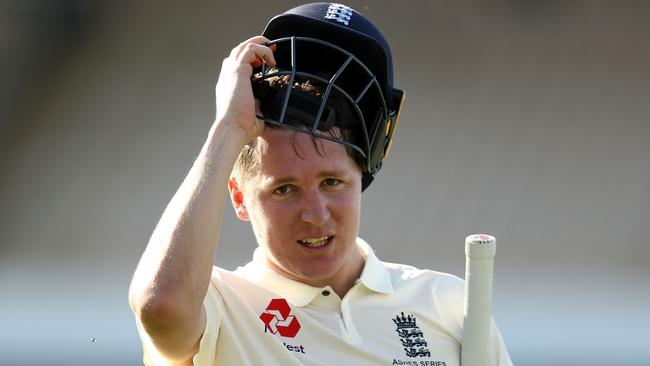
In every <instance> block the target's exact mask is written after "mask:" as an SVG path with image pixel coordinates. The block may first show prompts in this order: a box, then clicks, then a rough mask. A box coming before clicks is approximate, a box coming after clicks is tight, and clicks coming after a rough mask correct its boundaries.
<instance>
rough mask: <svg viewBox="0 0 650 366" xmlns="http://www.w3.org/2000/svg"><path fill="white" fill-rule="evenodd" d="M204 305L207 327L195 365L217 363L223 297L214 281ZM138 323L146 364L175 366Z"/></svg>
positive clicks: (194, 358)
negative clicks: (161, 352)
mask: <svg viewBox="0 0 650 366" xmlns="http://www.w3.org/2000/svg"><path fill="white" fill-rule="evenodd" d="M203 307H204V308H205V314H206V320H205V329H204V331H203V335H202V336H201V341H200V343H199V351H198V352H197V353H196V354H195V355H194V357H193V358H192V361H193V363H194V366H212V365H216V363H215V358H216V348H217V336H218V334H219V327H220V326H221V314H223V311H222V310H223V299H222V298H221V295H220V294H219V291H218V290H217V288H216V286H215V284H214V282H213V281H210V285H209V286H208V292H207V293H206V295H205V299H204V300H203ZM136 323H137V326H138V333H139V334H140V339H141V340H142V349H143V362H144V364H145V365H146V366H174V363H173V362H171V361H169V360H167V359H166V358H165V357H164V356H163V355H161V354H160V352H159V351H158V350H157V349H156V347H155V346H154V344H153V342H152V340H151V338H150V337H149V335H148V334H147V333H146V332H145V330H144V328H143V327H142V324H140V322H138V321H136Z"/></svg>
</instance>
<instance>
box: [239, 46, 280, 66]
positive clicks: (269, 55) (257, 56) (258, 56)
mask: <svg viewBox="0 0 650 366" xmlns="http://www.w3.org/2000/svg"><path fill="white" fill-rule="evenodd" d="M237 58H238V60H239V62H240V63H248V64H251V65H254V66H259V65H261V62H262V61H264V62H266V64H267V65H269V66H275V57H274V56H273V51H272V50H271V48H269V47H267V46H263V45H259V44H253V43H249V44H247V45H246V46H244V50H243V52H242V53H241V54H239V56H238V57H237Z"/></svg>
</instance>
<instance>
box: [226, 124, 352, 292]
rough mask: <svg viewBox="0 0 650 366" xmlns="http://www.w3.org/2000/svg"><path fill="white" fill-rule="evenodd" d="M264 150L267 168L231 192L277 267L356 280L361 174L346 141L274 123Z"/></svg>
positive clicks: (304, 278)
mask: <svg viewBox="0 0 650 366" xmlns="http://www.w3.org/2000/svg"><path fill="white" fill-rule="evenodd" d="M317 148H318V150H317ZM256 149H257V152H258V153H259V163H260V164H259V169H257V172H256V173H252V174H251V175H250V176H249V177H248V179H247V180H246V182H245V184H244V185H243V187H236V185H235V187H234V189H233V181H231V194H232V195H233V204H234V205H235V209H236V211H237V215H238V217H239V218H241V219H243V220H250V221H251V224H252V226H253V231H254V233H255V237H256V238H257V241H258V243H259V245H260V246H261V247H262V248H263V249H264V250H265V252H266V256H267V260H268V263H269V265H270V266H271V267H272V268H273V269H275V270H276V271H277V272H279V273H280V274H282V275H284V276H286V277H289V278H292V279H294V280H298V281H300V282H303V283H307V284H310V285H312V286H323V285H326V284H331V285H335V284H341V283H343V282H345V281H348V280H349V279H350V278H351V277H354V278H353V280H354V279H356V278H357V277H356V276H358V274H359V271H360V270H361V268H362V266H363V258H362V256H361V253H360V252H359V249H358V248H357V246H356V237H357V234H358V231H359V216H360V209H361V172H360V169H359V168H358V166H357V165H356V164H355V163H354V161H353V160H352V158H350V157H349V156H348V154H347V153H346V151H345V148H344V147H343V145H341V144H339V143H336V142H332V141H328V140H323V139H316V140H315V141H314V140H312V138H311V137H310V136H308V135H307V134H304V133H298V132H294V131H289V130H286V129H271V128H266V129H265V130H264V133H263V134H262V136H260V137H258V140H257V141H256ZM342 281H343V282H342Z"/></svg>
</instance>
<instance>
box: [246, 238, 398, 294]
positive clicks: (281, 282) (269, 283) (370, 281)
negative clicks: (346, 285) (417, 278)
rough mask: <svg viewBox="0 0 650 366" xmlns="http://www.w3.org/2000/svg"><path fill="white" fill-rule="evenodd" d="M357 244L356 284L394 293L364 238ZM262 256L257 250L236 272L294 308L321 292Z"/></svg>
mask: <svg viewBox="0 0 650 366" xmlns="http://www.w3.org/2000/svg"><path fill="white" fill-rule="evenodd" d="M357 245H358V246H359V248H360V249H361V252H362V253H363V255H364V257H365V258H366V263H365V264H364V267H363V271H362V272H361V276H360V278H359V282H361V283H362V284H363V285H364V286H365V287H366V288H368V289H369V290H371V291H375V292H379V293H384V294H390V293H393V285H392V283H391V279H390V274H389V273H388V269H386V266H385V265H384V264H383V263H382V262H381V261H380V260H379V259H378V258H377V257H376V256H375V252H374V251H373V250H372V248H371V247H370V245H369V244H368V243H366V242H365V241H364V240H363V239H361V238H357ZM265 255H266V254H265V253H264V249H262V248H260V247H258V248H256V249H255V252H254V253H253V260H252V261H251V262H249V263H248V264H246V265H245V266H244V267H240V268H238V269H237V271H236V272H238V273H240V274H242V275H243V276H245V277H246V278H247V279H249V280H250V281H252V282H254V283H257V284H259V285H261V286H263V287H265V288H267V289H269V290H271V291H273V292H275V293H277V294H278V295H280V296H283V297H284V298H286V299H287V300H288V301H289V302H291V303H292V304H294V305H296V306H305V305H307V304H309V303H310V302H312V300H314V298H315V297H316V296H317V295H318V293H319V292H321V291H322V288H320V287H313V286H309V285H306V284H304V283H301V282H298V281H294V280H291V279H289V278H286V277H284V276H282V275H281V274H279V273H277V272H275V271H274V270H273V269H271V268H269V266H268V265H267V264H266V260H265Z"/></svg>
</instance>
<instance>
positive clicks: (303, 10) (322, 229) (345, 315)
mask: <svg viewBox="0 0 650 366" xmlns="http://www.w3.org/2000/svg"><path fill="white" fill-rule="evenodd" d="M216 97H217V115H216V119H215V122H214V124H213V126H212V128H211V129H210V132H209V134H208V138H207V141H206V142H205V144H204V146H203V149H202V150H201V153H200V154H199V157H198V158H197V160H196V161H195V163H194V165H193V167H192V169H191V170H190V172H189V174H188V175H187V177H186V178H185V180H184V182H183V183H182V184H181V186H180V188H179V189H178V191H177V192H176V194H175V195H174V197H173V198H172V200H171V202H170V203H169V205H168V207H167V208H166V209H165V212H164V213H163V215H162V217H161V219H160V222H159V223H158V225H157V227H156V229H155V231H154V233H153V234H152V237H151V240H150V242H149V244H148V245H147V248H146V250H145V252H144V254H143V255H142V258H141V260H140V263H139V265H138V268H137V270H136V272H135V275H134V278H133V282H132V284H131V288H130V293H129V300H130V304H131V307H132V309H133V311H134V313H135V315H136V319H137V324H138V330H139V332H140V335H141V338H142V341H143V346H144V351H145V356H144V360H145V363H146V364H148V365H192V364H193V365H336V364H338V365H437V366H452V365H459V357H460V346H461V341H462V340H461V339H460V334H461V329H462V320H463V314H462V313H463V283H462V281H461V280H459V279H458V278H456V277H453V276H450V275H446V274H442V273H438V272H433V271H426V270H418V269H415V268H413V267H409V266H404V265H396V264H388V263H384V262H381V261H379V260H378V259H377V257H376V256H375V255H374V253H373V251H372V249H371V247H370V246H369V245H368V244H367V243H365V242H363V241H362V240H361V239H358V238H357V234H358V231H359V221H360V211H361V192H362V190H364V189H365V188H366V187H367V186H368V185H369V184H370V183H371V182H372V180H373V178H374V176H375V174H376V173H377V171H378V170H379V168H380V167H381V161H382V159H383V158H384V156H385V154H386V153H387V150H388V148H389V147H390V146H389V145H390V141H391V139H392V135H393V132H394V130H395V125H396V123H397V114H398V112H399V109H400V107H401V102H402V99H403V93H402V92H401V91H399V90H397V89H394V88H393V86H392V60H391V55H390V50H389V48H388V44H387V42H386V41H385V39H384V38H383V36H381V33H379V31H378V30H377V29H376V28H375V27H374V25H372V23H370V21H369V20H368V19H366V18H365V17H363V16H362V15H361V14H359V13H357V12H356V11H354V10H352V9H350V8H348V7H346V6H343V5H340V4H329V3H318V4H307V5H303V6H299V7H297V8H294V9H291V10H289V11H288V12H286V13H284V14H282V15H280V16H278V17H275V18H274V19H272V20H271V22H270V23H269V24H268V26H267V28H266V30H265V31H264V34H263V36H258V37H253V38H251V39H248V40H246V41H244V42H242V43H241V44H239V45H238V46H237V47H235V48H234V49H233V50H232V52H231V54H230V56H229V57H228V58H226V59H225V60H224V62H223V65H222V70H221V74H220V76H219V81H218V82H217V87H216ZM228 196H229V198H230V199H231V202H232V204H233V207H234V209H235V212H236V214H237V217H239V218H240V219H242V220H247V221H250V222H251V225H252V228H253V231H254V233H255V237H256V239H257V242H258V245H259V248H258V249H257V250H256V251H255V254H254V256H253V260H252V261H251V262H250V263H248V264H247V265H245V266H243V267H240V268H238V269H237V270H236V271H232V272H231V271H227V270H224V269H221V268H218V267H214V268H213V261H214V255H215V251H216V243H217V241H218V235H219V225H220V222H221V217H222V213H223V207H224V204H225V201H226V200H227V197H228ZM236 244H237V243H234V244H233V243H229V245H236ZM492 333H493V334H492V351H493V352H492V355H493V360H490V362H488V363H490V364H498V365H510V364H511V362H510V359H509V357H508V354H507V351H506V349H505V346H504V345H503V341H502V340H501V337H500V335H499V334H498V331H497V330H496V327H493V332H492ZM486 364H487V363H486Z"/></svg>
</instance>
